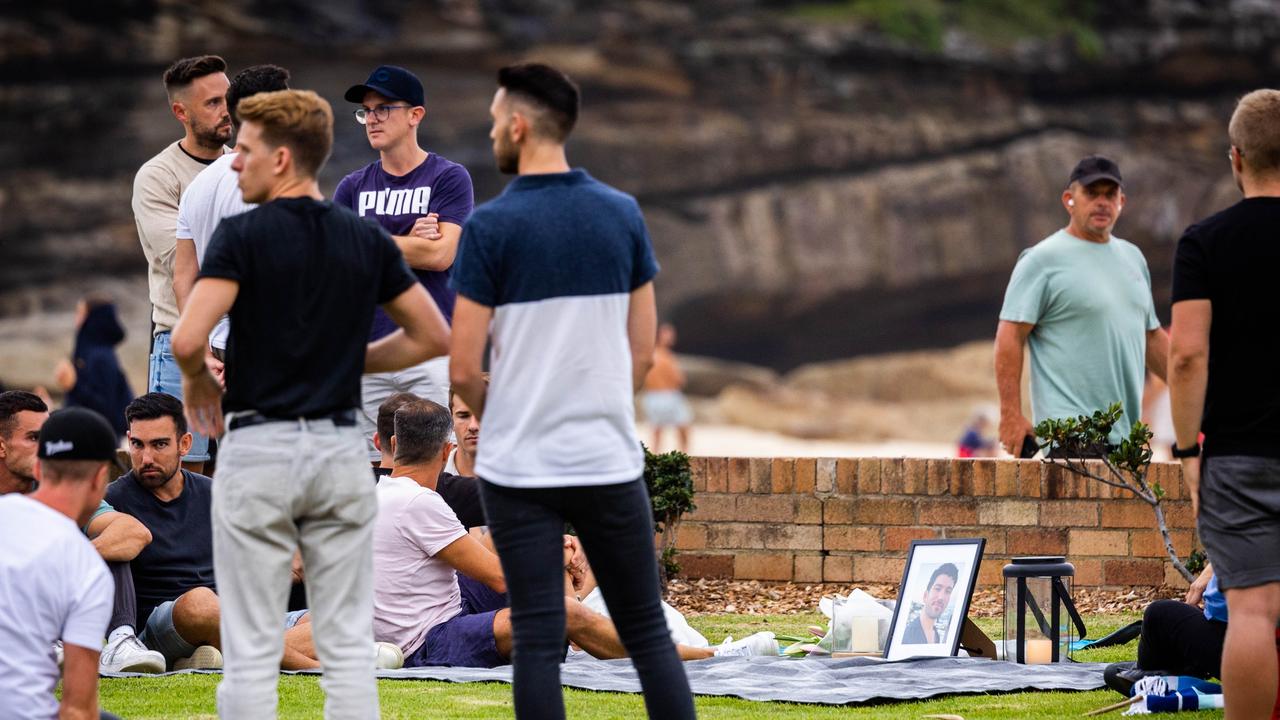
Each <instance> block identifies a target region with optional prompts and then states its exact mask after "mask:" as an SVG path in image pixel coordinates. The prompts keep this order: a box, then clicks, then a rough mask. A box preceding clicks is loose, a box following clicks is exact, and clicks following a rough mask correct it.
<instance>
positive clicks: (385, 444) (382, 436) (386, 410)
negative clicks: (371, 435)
mask: <svg viewBox="0 0 1280 720" xmlns="http://www.w3.org/2000/svg"><path fill="white" fill-rule="evenodd" d="M421 399H422V398H420V397H418V396H417V395H414V394H413V393H411V392H398V393H395V394H394V395H392V396H391V397H389V398H387V399H386V400H383V401H382V404H381V405H379V406H378V422H377V425H378V440H379V442H381V443H382V452H384V453H386V454H390V453H391V436H392V435H395V434H396V411H397V410H399V409H400V408H402V407H404V406H405V405H408V404H409V403H411V402H417V401H418V400H421Z"/></svg>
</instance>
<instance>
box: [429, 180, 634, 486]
mask: <svg viewBox="0 0 1280 720" xmlns="http://www.w3.org/2000/svg"><path fill="white" fill-rule="evenodd" d="M657 272H658V264H657V261H656V260H655V259H654V256H653V247H652V245H651V244H650V242H649V233H648V231H647V230H646V229H645V225H644V217H643V216H642V215H641V213H640V207H639V205H637V203H636V201H635V198H633V197H631V196H630V195H627V194H625V193H623V192H620V191H618V190H615V189H614V188H611V187H609V186H608V185H605V184H604V183H602V182H599V181H598V180H596V179H595V178H592V177H591V176H590V175H588V174H587V173H586V171H584V170H580V169H578V170H572V171H570V172H567V173H553V174H548V175H522V176H520V177H518V178H516V179H515V180H514V181H512V182H511V184H510V185H508V186H507V188H506V190H505V191H504V192H503V193H502V194H501V195H499V196H498V197H497V198H495V199H493V200H492V201H490V202H488V203H485V204H484V205H481V206H480V207H478V208H476V210H475V213H474V214H472V216H471V218H470V219H469V220H468V221H467V223H466V225H465V226H464V227H463V230H462V240H461V242H460V243H459V245H458V256H457V259H456V260H455V262H454V266H453V286H454V288H455V289H456V290H457V291H458V293H459V294H461V295H462V296H463V297H466V298H467V299H469V300H471V301H473V302H476V303H479V304H481V305H486V306H488V307H491V308H493V310H494V315H493V324H492V327H491V328H490V343H491V345H490V348H491V356H490V368H489V369H490V375H491V377H490V382H489V392H488V396H487V399H486V401H485V409H484V422H483V424H482V425H481V428H480V443H479V447H478V450H477V458H476V474H477V475H479V476H480V477H482V478H484V479H485V480H487V481H489V482H492V483H495V484H497V485H504V486H507V487H522V488H535V487H572V486H583V485H608V484H613V483H622V482H628V481H631V480H636V479H639V478H640V477H641V475H642V474H643V472H644V457H643V455H642V454H641V450H640V443H639V440H638V439H637V438H636V433H635V408H634V405H633V403H632V392H633V388H632V366H631V345H630V342H629V339H628V336H627V313H628V310H629V307H630V300H631V292H632V291H633V290H636V289H637V288H640V287H642V286H644V285H645V284H646V283H648V282H650V281H651V280H652V279H653V277H654V275H656V274H657Z"/></svg>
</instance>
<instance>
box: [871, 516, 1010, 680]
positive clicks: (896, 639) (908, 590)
mask: <svg viewBox="0 0 1280 720" xmlns="http://www.w3.org/2000/svg"><path fill="white" fill-rule="evenodd" d="M986 544H987V539H986V538H947V539H940V540H913V541H911V547H910V549H909V550H908V552H907V562H906V566H905V567H904V568H903V569H902V582H901V583H900V584H899V585H898V601H897V602H896V603H895V604H894V608H893V619H892V620H891V621H890V623H889V638H888V640H887V641H886V642H885V649H884V657H885V659H887V660H904V659H906V658H909V657H954V656H955V655H956V653H957V651H958V650H959V648H960V635H961V633H962V630H963V626H964V622H965V618H966V617H967V615H968V613H969V603H970V602H971V601H972V600H973V590H974V588H975V587H977V584H978V571H979V569H980V568H981V565H982V552H983V550H984V549H985V548H986ZM948 563H950V564H952V565H954V566H955V568H956V571H957V577H956V579H955V582H954V583H953V586H952V589H951V591H950V596H949V597H948V599H947V600H946V604H945V605H944V606H943V614H946V612H947V611H950V619H949V620H948V621H947V623H946V625H945V628H944V629H942V630H941V632H942V633H943V635H942V636H941V637H939V638H938V642H935V643H928V642H927V641H926V642H923V643H922V642H920V641H911V640H906V636H907V633H908V632H911V631H912V629H911V628H909V627H908V624H909V623H910V622H915V621H918V620H919V615H916V614H913V612H914V610H915V604H916V602H915V600H914V597H916V596H920V597H921V598H924V597H926V596H927V594H928V593H929V590H930V587H929V586H930V578H929V577H928V575H932V574H934V573H935V572H937V571H940V570H941V571H942V574H941V575H939V576H937V578H935V579H934V580H935V584H936V581H937V580H940V579H942V578H945V577H946V576H947V575H948V574H949V573H946V572H945V570H943V569H942V566H943V565H945V564H948ZM926 573H927V574H926ZM956 589H962V590H963V592H962V594H961V595H960V598H959V600H958V601H957V600H956V599H955V590H956ZM921 590H923V593H921ZM920 605H921V612H923V611H924V607H923V606H924V603H923V602H921V603H920ZM925 617H928V616H927V615H926V616H925ZM939 617H941V615H940V616H939ZM925 627H926V628H927V626H925ZM937 631H938V630H937V626H936V625H935V632H937ZM913 637H914V636H913ZM921 637H922V638H923V637H925V636H924V634H923V630H922V633H921Z"/></svg>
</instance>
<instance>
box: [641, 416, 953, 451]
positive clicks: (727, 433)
mask: <svg viewBox="0 0 1280 720" xmlns="http://www.w3.org/2000/svg"><path fill="white" fill-rule="evenodd" d="M636 430H637V432H638V433H639V434H640V439H641V440H642V441H644V443H645V444H646V445H648V444H650V443H651V442H652V440H653V430H652V429H651V428H650V427H649V425H647V424H646V423H637V424H636ZM674 449H675V433H674V431H671V430H666V431H664V432H663V434H662V447H661V448H658V449H657V450H659V451H662V452H665V451H667V450H674ZM650 450H654V448H650ZM689 454H690V455H704V456H711V457H918V458H940V457H952V456H954V455H955V446H953V445H951V444H949V443H930V442H917V441H912V440H886V441H883V442H848V441H843V440H812V439H807V438H797V437H790V436H787V435H782V434H780V433H775V432H768V431H764V430H754V429H752V428H746V427H741V426H738V425H713V424H705V425H694V426H693V428H692V430H691V432H690V436H689Z"/></svg>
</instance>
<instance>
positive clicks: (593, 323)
mask: <svg viewBox="0 0 1280 720" xmlns="http://www.w3.org/2000/svg"><path fill="white" fill-rule="evenodd" d="M498 85H499V88H498V91H497V93H496V94H495V96H494V99H493V104H492V105H491V106H490V114H491V115H492V117H493V129H492V130H491V131H490V136H491V137H492V138H493V141H494V156H495V159H496V160H497V164H498V169H499V170H501V171H503V172H505V173H519V175H520V176H519V177H518V178H516V179H515V180H514V181H512V183H511V184H510V185H508V186H507V189H506V191H505V192H503V194H502V195H500V196H499V197H498V198H497V199H495V200H493V201H492V202H490V203H487V204H486V205H484V206H482V207H481V208H478V209H477V210H476V212H475V214H473V215H472V217H471V219H470V220H469V221H468V222H467V225H466V227H465V228H464V230H463V238H462V241H461V243H460V244H459V251H458V263H457V266H456V267H455V269H454V283H455V286H456V287H457V290H458V305H457V308H456V311H455V314H454V346H453V356H452V361H451V366H450V375H451V379H452V381H453V387H454V390H455V391H456V392H457V394H458V395H459V396H460V397H461V398H462V399H463V401H464V402H465V403H466V404H467V406H468V407H470V408H471V410H472V411H473V412H474V413H475V414H476V416H477V417H479V418H480V420H481V423H482V426H481V427H482V431H481V434H482V435H483V437H482V438H481V439H480V443H479V445H478V456H477V458H476V474H477V475H478V476H479V477H480V478H481V480H482V485H481V491H480V492H481V497H482V498H483V500H484V506H485V515H486V516H487V517H488V519H489V529H490V531H491V533H492V535H493V542H494V545H495V547H496V548H497V550H498V555H499V557H500V558H501V561H502V570H503V575H504V577H505V579H506V584H507V590H508V592H509V593H510V597H511V623H512V627H513V631H514V650H515V651H514V656H513V659H514V662H515V669H514V695H515V711H516V715H517V716H518V717H521V718H533V717H552V718H556V717H564V703H563V699H562V693H561V688H560V677H559V676H560V660H561V658H562V657H563V656H564V638H565V606H564V578H563V574H562V568H563V567H564V564H563V558H562V556H561V554H562V543H561V542H560V537H561V533H562V531H563V528H564V523H565V522H566V521H567V522H569V523H572V525H573V527H574V529H575V530H576V531H577V533H578V537H579V538H580V539H581V541H582V544H583V547H584V549H585V550H586V551H587V556H588V558H589V559H590V560H591V564H592V567H593V568H594V570H595V574H596V578H597V580H598V581H599V584H600V589H601V591H602V592H603V594H604V597H605V600H606V601H607V602H608V605H609V609H610V611H612V614H613V620H614V624H615V625H616V626H617V629H618V634H619V636H621V638H622V642H623V645H625V646H626V649H627V654H628V655H629V656H630V657H631V659H632V662H633V663H634V664H635V667H636V671H637V672H638V673H639V675H640V682H641V686H642V687H643V690H644V696H645V705H646V708H647V709H648V712H649V715H650V717H662V718H691V717H694V709H693V697H692V695H691V694H690V692H689V681H688V678H687V677H686V676H685V673H684V668H683V667H681V664H680V657H679V655H677V654H676V649H675V645H674V644H673V643H672V641H671V637H670V635H669V634H668V633H667V625H666V621H665V619H664V617H663V612H662V605H661V600H660V598H659V596H658V567H657V561H656V558H655V556H654V551H653V520H652V518H653V512H652V507H651V505H650V503H649V498H648V494H647V492H646V490H645V485H644V480H643V477H642V476H643V472H644V458H643V457H642V455H641V452H640V443H639V440H638V439H637V438H636V434H635V410H634V406H633V401H632V397H633V395H634V393H635V391H636V390H637V389H638V388H639V386H640V383H641V382H642V381H643V379H644V376H645V373H646V372H647V371H648V369H649V365H650V363H651V359H652V356H653V343H654V336H655V332H656V329H657V328H656V325H657V313H656V310H655V307H654V296H653V277H654V275H655V274H657V272H658V264H657V262H656V261H655V260H654V257H653V249H652V247H651V245H650V243H649V236H648V232H647V231H646V230H645V226H644V219H643V217H642V216H641V214H640V208H639V207H638V206H637V204H636V201H635V199H634V198H631V197H630V196H628V195H625V194H623V193H621V192H619V191H617V190H615V189H613V188H611V187H608V186H607V185H604V184H603V183H600V182H599V181H597V180H595V179H594V178H592V177H591V176H590V175H588V174H587V173H586V172H585V171H583V170H571V169H570V168H569V163H568V161H567V160H566V158H565V149H564V143H565V141H566V139H567V138H568V136H569V132H570V131H571V130H572V129H573V125H574V122H575V121H576V120H577V116H578V89H577V87H576V86H575V85H574V84H573V83H572V81H570V80H569V79H568V78H567V77H565V75H564V74H563V73H561V72H560V71H558V70H556V69H554V68H551V67H548V66H546V65H517V66H511V67H506V68H503V69H502V70H501V71H499V73H498ZM491 323H492V340H493V347H494V348H495V349H501V352H495V353H494V354H493V357H492V362H493V364H492V372H491V377H490V386H489V388H488V389H487V391H486V388H485V383H484V377H483V374H482V369H481V368H482V361H483V356H484V352H485V346H486V343H487V342H488V341H489V339H490V324H491Z"/></svg>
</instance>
